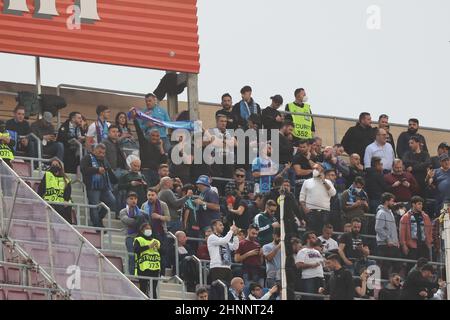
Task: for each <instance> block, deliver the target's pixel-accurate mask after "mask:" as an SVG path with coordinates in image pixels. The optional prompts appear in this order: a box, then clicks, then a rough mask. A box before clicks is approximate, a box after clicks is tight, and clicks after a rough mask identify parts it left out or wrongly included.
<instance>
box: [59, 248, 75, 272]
mask: <svg viewBox="0 0 450 320" xmlns="http://www.w3.org/2000/svg"><path fill="white" fill-rule="evenodd" d="M75 262H76V257H75V252H74V251H71V250H69V249H60V248H58V249H56V251H55V259H54V265H55V267H56V268H67V267H68V266H71V265H74V264H75Z"/></svg>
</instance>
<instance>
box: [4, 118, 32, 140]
mask: <svg viewBox="0 0 450 320" xmlns="http://www.w3.org/2000/svg"><path fill="white" fill-rule="evenodd" d="M6 130H11V131H15V132H17V135H18V136H27V135H29V134H30V133H31V128H30V124H29V123H28V121H26V120H24V121H23V122H20V123H19V122H16V120H15V119H9V120H8V121H6Z"/></svg>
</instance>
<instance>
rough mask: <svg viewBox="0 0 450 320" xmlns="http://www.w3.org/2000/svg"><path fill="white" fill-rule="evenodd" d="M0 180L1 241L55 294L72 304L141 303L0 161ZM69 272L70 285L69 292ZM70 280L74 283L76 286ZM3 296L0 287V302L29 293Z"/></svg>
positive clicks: (84, 240) (139, 295)
mask: <svg viewBox="0 0 450 320" xmlns="http://www.w3.org/2000/svg"><path fill="white" fill-rule="evenodd" d="M34 174H35V173H34V172H33V175H34ZM0 176H1V179H0V181H1V183H0V199H1V201H0V226H1V229H0V230H1V233H2V237H3V238H2V239H5V240H4V241H8V242H11V243H12V244H13V245H14V246H15V247H17V248H19V249H20V251H21V252H23V254H24V255H25V257H27V259H28V260H29V261H32V262H33V264H35V265H39V266H40V267H41V268H42V270H44V271H45V272H46V274H47V275H48V276H49V277H51V282H52V283H53V284H54V285H56V286H57V287H58V289H61V290H64V292H66V293H67V294H69V293H70V298H71V299H75V300H78V299H131V300H136V299H146V297H145V296H144V295H143V294H142V292H141V291H140V290H139V289H138V288H137V287H136V286H135V285H134V284H133V283H132V282H131V281H130V280H128V279H127V278H126V277H125V276H124V275H123V273H122V272H121V271H120V268H115V267H114V264H112V263H110V262H109V261H108V260H107V258H106V257H105V256H104V255H103V254H102V253H101V252H100V251H98V250H97V249H96V248H95V246H94V245H92V244H91V243H90V241H89V240H88V239H87V238H89V236H90V235H89V234H88V233H89V232H80V233H79V232H77V230H76V229H75V228H74V227H73V226H71V225H69V224H67V223H66V222H65V221H64V220H63V219H62V217H61V216H59V214H57V213H56V211H54V210H53V209H52V208H51V207H50V206H49V205H48V204H47V203H46V202H45V201H43V200H42V199H41V198H40V197H39V196H38V195H37V194H36V193H34V192H32V190H31V188H30V186H29V185H28V184H27V183H26V182H25V181H24V180H22V179H21V178H20V177H19V176H17V174H16V173H15V172H14V171H12V170H11V169H10V168H9V167H8V166H7V165H6V164H5V163H4V162H3V161H0ZM73 178H74V177H73ZM80 191H81V192H80ZM74 195H75V199H77V197H78V200H79V201H80V202H81V201H82V198H83V191H82V190H80V189H78V190H76V188H75V193H74ZM11 214H12V216H11ZM84 214H86V212H85V213H84ZM91 241H92V240H91ZM122 265H123V264H122ZM118 269H119V270H118ZM71 270H72V271H71ZM71 272H73V273H74V278H73V279H72V281H73V282H72V284H74V283H75V285H74V286H73V287H72V288H71V289H69V286H71V285H70V282H68V281H69V280H70V275H71ZM0 277H1V275H0ZM74 279H79V283H78V282H76V281H77V280H74ZM8 285H10V284H8ZM12 289H15V288H12ZM19 291H20V290H19ZM9 292H10V290H9V289H8V290H6V291H5V290H4V289H3V288H2V292H1V293H0V294H1V297H3V298H5V297H6V298H7V299H10V298H14V297H19V298H20V297H22V298H23V299H26V297H28V298H31V293H28V292H26V293H24V292H25V291H24V290H22V291H21V293H17V294H15V293H14V290H12V292H13V294H10V293H9Z"/></svg>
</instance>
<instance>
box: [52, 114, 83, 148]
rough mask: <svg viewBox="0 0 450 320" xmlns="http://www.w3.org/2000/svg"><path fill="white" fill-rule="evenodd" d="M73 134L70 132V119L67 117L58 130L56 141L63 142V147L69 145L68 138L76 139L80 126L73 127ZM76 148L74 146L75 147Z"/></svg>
mask: <svg viewBox="0 0 450 320" xmlns="http://www.w3.org/2000/svg"><path fill="white" fill-rule="evenodd" d="M75 130H76V131H75V133H76V134H75V135H73V134H71V133H70V120H69V119H67V120H66V121H65V122H64V123H63V124H62V125H61V127H60V128H59V130H58V139H57V140H58V141H59V142H62V143H63V144H64V148H66V147H71V144H70V143H69V140H72V139H77V138H78V132H79V134H80V136H81V128H75ZM75 148H76V147H75Z"/></svg>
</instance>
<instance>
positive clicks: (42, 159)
mask: <svg viewBox="0 0 450 320" xmlns="http://www.w3.org/2000/svg"><path fill="white" fill-rule="evenodd" d="M15 159H18V160H24V161H30V163H31V171H32V172H33V170H34V164H35V163H36V162H37V163H38V172H39V176H40V177H42V164H43V163H49V162H52V161H53V160H59V161H60V162H61V163H63V162H62V161H61V159H59V158H58V157H52V158H50V159H44V158H41V157H38V158H31V157H22V156H17V157H15ZM31 174H33V173H31ZM26 178H27V179H28V178H33V177H26Z"/></svg>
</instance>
